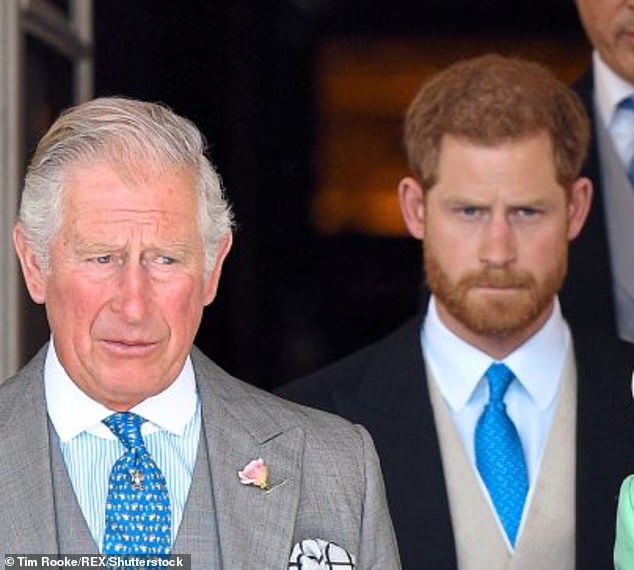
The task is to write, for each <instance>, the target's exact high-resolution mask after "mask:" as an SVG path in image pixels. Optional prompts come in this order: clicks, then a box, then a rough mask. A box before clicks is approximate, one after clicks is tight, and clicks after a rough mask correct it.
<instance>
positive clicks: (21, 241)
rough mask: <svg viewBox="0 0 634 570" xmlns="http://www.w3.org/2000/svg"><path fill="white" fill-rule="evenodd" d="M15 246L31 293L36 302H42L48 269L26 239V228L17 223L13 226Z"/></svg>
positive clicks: (44, 295) (44, 296)
mask: <svg viewBox="0 0 634 570" xmlns="http://www.w3.org/2000/svg"><path fill="white" fill-rule="evenodd" d="M13 246H14V247H15V252H16V254H17V256H18V259H19V260H20V266H21V267H22V275H23V276H24V281H25V283H26V287H27V289H28V290H29V295H31V299H33V301H34V302H35V303H38V304H42V303H44V301H45V299H46V269H45V268H44V267H42V264H41V260H40V259H39V258H38V256H37V254H36V253H35V250H34V249H33V247H32V245H31V243H30V242H29V241H28V240H27V239H26V236H25V234H24V228H23V227H22V225H21V224H20V223H17V224H16V225H15V227H14V228H13Z"/></svg>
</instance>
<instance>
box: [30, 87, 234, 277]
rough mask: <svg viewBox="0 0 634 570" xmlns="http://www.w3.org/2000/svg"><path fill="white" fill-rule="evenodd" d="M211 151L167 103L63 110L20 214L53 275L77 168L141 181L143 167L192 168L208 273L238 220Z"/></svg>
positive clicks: (38, 158)
mask: <svg viewBox="0 0 634 570" xmlns="http://www.w3.org/2000/svg"><path fill="white" fill-rule="evenodd" d="M206 150H207V147H206V142H205V139H204V137H203V135H202V134H201V133H200V131H199V130H198V128H197V127H196V126H195V125H194V124H193V123H192V122H191V121H189V120H188V119H185V118H183V117H180V116H179V115H177V114H175V113H174V112H173V111H172V110H171V109H169V108H168V107H166V106H165V105H162V104H158V103H148V102H144V101H136V100H133V99H126V98H123V97H102V98H98V99H94V100H92V101H89V102H87V103H83V104H81V105H78V106H76V107H72V108H70V109H68V110H66V111H65V112H63V113H62V114H61V115H60V116H59V118H58V119H57V120H56V121H55V123H53V125H52V126H51V128H50V129H49V130H48V132H47V133H46V134H45V135H44V137H43V138H42V139H41V140H40V142H39V144H38V146H37V149H36V151H35V154H34V155H33V158H32V159H31V162H30V164H29V166H28V169H27V173H26V177H25V181H24V188H23V191H22V199H21V203H20V211H19V214H18V221H19V223H20V224H21V225H22V227H23V229H24V234H25V237H26V239H27V240H28V242H29V243H30V244H31V247H33V249H34V251H35V253H36V255H37V256H38V259H39V262H40V263H41V264H42V266H43V267H44V268H46V269H49V249H50V245H51V242H52V240H53V239H54V237H55V236H56V235H57V233H58V232H59V230H60V228H61V225H62V221H63V220H62V218H63V208H64V179H65V176H66V174H67V173H68V172H69V170H70V169H71V168H72V167H73V166H78V165H80V164H82V163H88V162H91V161H104V162H106V163H108V164H111V165H112V166H113V167H116V168H117V169H118V170H119V171H121V172H123V173H124V174H126V175H129V176H134V175H135V165H136V164H138V163H139V162H140V163H141V164H150V165H151V166H152V167H153V168H155V169H157V172H161V171H163V170H164V169H166V168H186V169H190V170H191V171H192V172H193V173H194V176H195V180H196V184H195V186H196V192H197V195H198V225H199V228H200V233H201V236H202V239H203V243H204V247H205V272H206V273H207V274H208V273H209V272H210V271H211V269H212V268H213V265H214V262H215V259H216V255H217V253H218V248H219V247H220V244H221V241H222V239H223V237H224V236H225V235H226V234H227V233H228V232H230V231H231V229H232V226H233V214H232V212H231V207H230V205H229V203H228V201H227V200H226V198H225V195H224V190H223V187H222V182H221V180H220V176H219V175H218V173H217V172H216V170H215V169H214V167H213V165H212V164H211V162H210V161H209V160H208V159H207V157H206V156H205V153H206Z"/></svg>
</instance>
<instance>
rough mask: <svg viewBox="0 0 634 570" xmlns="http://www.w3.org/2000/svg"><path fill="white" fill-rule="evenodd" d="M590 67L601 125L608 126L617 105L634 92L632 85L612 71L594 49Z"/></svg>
mask: <svg viewBox="0 0 634 570" xmlns="http://www.w3.org/2000/svg"><path fill="white" fill-rule="evenodd" d="M592 69H593V73H594V101H595V105H596V107H597V110H598V112H599V116H600V117H601V120H602V121H603V125H604V126H605V127H606V128H609V127H610V124H611V122H612V119H613V118H614V111H615V110H616V107H617V105H618V104H619V103H620V102H621V101H622V100H623V99H625V98H626V97H629V96H630V95H632V94H634V85H632V84H631V83H628V82H627V81H626V80H625V79H623V78H622V77H621V76H620V75H617V74H616V73H614V71H612V69H610V67H608V65H607V64H606V63H605V62H604V61H603V59H602V58H601V56H600V55H599V52H598V51H596V50H595V51H594V52H593V53H592Z"/></svg>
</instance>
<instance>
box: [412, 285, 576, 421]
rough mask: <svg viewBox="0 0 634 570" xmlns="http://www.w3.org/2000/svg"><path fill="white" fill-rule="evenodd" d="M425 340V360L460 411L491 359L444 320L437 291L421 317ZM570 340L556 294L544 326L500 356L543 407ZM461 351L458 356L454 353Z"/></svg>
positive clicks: (553, 392) (554, 387)
mask: <svg viewBox="0 0 634 570" xmlns="http://www.w3.org/2000/svg"><path fill="white" fill-rule="evenodd" d="M421 343H422V347H423V350H424V354H425V361H426V362H427V365H428V366H429V367H430V369H431V371H432V373H433V375H434V378H435V379H436V381H437V383H438V387H439V389H440V391H441V393H442V395H443V397H444V398H445V400H446V401H447V402H448V404H449V405H450V406H451V408H452V409H454V410H456V411H457V410H461V409H462V408H463V407H464V406H465V405H466V404H467V402H468V401H469V399H470V398H471V396H472V395H473V392H474V391H475V389H476V388H477V387H478V384H479V382H480V381H481V379H482V377H483V376H484V374H485V372H486V371H487V369H488V368H489V366H490V365H491V364H492V362H493V359H492V358H491V357H490V356H489V355H487V354H485V353H484V352H482V351H481V350H479V349H477V348H476V347H474V346H472V345H470V344H468V343H467V342H465V341H464V340H462V339H461V338H459V337H458V336H456V335H455V334H454V333H452V332H451V331H450V330H449V329H448V328H447V327H446V326H445V325H444V323H443V322H442V321H441V320H440V317H439V316H438V311H437V309H436V300H435V298H434V297H433V296H432V297H431V299H430V301H429V307H428V310H427V315H426V316H425V320H424V322H423V327H422V330H421ZM570 343H571V338H570V331H569V329H568V325H567V324H566V321H565V320H564V319H563V316H562V314H561V308H560V306H559V300H558V299H557V298H556V299H555V304H554V308H553V312H552V314H551V315H550V317H549V318H548V320H547V321H546V323H545V324H544V326H543V327H542V328H541V329H540V330H539V331H537V332H536V333H535V334H534V335H533V336H532V337H531V338H529V339H528V340H527V341H526V342H525V343H524V344H522V345H521V346H520V347H518V348H517V349H515V350H514V351H513V352H512V353H511V354H509V355H508V356H507V357H506V358H504V359H503V360H502V362H504V363H505V364H506V365H507V366H508V367H509V368H510V369H511V370H512V371H513V372H514V374H515V375H516V377H517V379H518V381H519V382H520V384H521V385H522V387H523V388H524V389H525V390H526V391H527V392H528V394H529V395H530V397H531V398H532V399H533V401H534V402H535V405H536V406H537V407H538V408H540V409H542V410H543V409H545V408H546V407H548V405H549V404H550V403H551V402H552V400H553V399H554V398H555V396H556V394H557V389H558V387H559V381H560V378H561V373H562V370H563V367H564V363H565V358H566V354H567V351H568V349H569V347H570ZM457 354H459V355H460V357H459V358H456V355H457Z"/></svg>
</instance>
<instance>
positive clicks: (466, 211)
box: [458, 206, 482, 218]
mask: <svg viewBox="0 0 634 570" xmlns="http://www.w3.org/2000/svg"><path fill="white" fill-rule="evenodd" d="M458 211H459V212H460V215H462V216H464V217H465V218H475V217H476V216H478V215H479V214H480V213H481V212H482V210H481V209H480V208H477V207H476V206H462V207H461V208H459V210H458Z"/></svg>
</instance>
